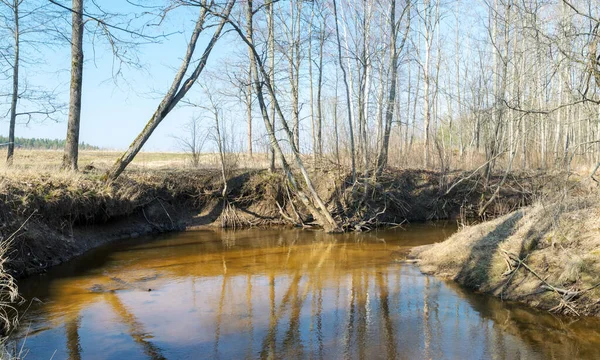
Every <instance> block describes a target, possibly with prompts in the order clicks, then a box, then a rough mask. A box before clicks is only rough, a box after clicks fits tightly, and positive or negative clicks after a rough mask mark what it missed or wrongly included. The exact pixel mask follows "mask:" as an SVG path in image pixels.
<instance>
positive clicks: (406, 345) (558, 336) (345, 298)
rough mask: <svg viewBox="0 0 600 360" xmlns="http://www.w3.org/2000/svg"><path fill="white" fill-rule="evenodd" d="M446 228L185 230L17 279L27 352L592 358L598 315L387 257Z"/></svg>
mask: <svg viewBox="0 0 600 360" xmlns="http://www.w3.org/2000/svg"><path fill="white" fill-rule="evenodd" d="M455 230H456V227H455V226H454V225H452V224H447V223H446V224H445V223H437V224H429V225H427V224H415V225H410V226H409V227H407V229H405V230H402V229H397V230H386V231H380V232H372V233H367V234H341V235H328V234H324V233H322V232H313V231H301V230H243V231H236V232H230V231H196V232H186V233H179V234H168V235H162V236H158V237H152V238H141V239H136V240H131V241H128V242H125V243H121V244H112V245H108V246H105V247H102V248H100V249H97V250H94V251H92V252H90V253H87V254H85V255H84V256H82V257H79V258H77V259H75V260H73V261H71V262H68V263H66V264H63V265H61V266H58V267H56V268H53V269H51V271H50V272H49V273H48V274H46V275H43V276H35V277H31V278H29V279H25V280H23V281H22V282H21V283H20V290H21V292H22V294H23V296H25V297H26V298H27V299H33V298H35V299H38V301H33V302H31V305H30V306H29V308H28V309H27V311H26V312H25V314H24V315H23V318H22V320H21V324H22V326H21V328H20V330H19V333H17V334H15V335H14V339H13V340H12V342H11V343H10V344H9V345H10V346H11V347H12V348H14V349H16V351H17V352H19V351H21V352H22V355H26V357H25V359H26V360H31V359H46V360H47V359H255V358H265V359H299V358H308V359H328V360H331V359H585V358H589V359H598V358H600V321H598V320H597V319H568V318H561V317H555V316H552V315H550V314H547V313H543V312H539V311H535V310H531V309H527V308H525V307H523V306H520V305H517V304H512V303H507V302H501V301H500V300H498V299H495V298H492V297H490V296H484V295H477V294H473V293H472V292H469V291H467V290H464V289H462V288H460V287H459V286H457V285H456V284H454V283H452V282H447V281H443V280H439V279H437V278H434V277H431V276H426V275H422V274H421V273H420V272H419V271H418V269H417V268H416V267H415V266H414V265H411V264H406V263H400V262H398V261H397V259H398V258H401V257H402V256H403V255H402V254H403V253H404V252H405V251H406V250H407V249H409V248H410V247H412V246H416V245H421V244H428V243H433V242H439V241H442V240H444V239H445V238H446V237H447V236H449V235H450V234H451V233H452V232H454V231H455Z"/></svg>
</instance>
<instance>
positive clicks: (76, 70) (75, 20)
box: [62, 0, 83, 170]
mask: <svg viewBox="0 0 600 360" xmlns="http://www.w3.org/2000/svg"><path fill="white" fill-rule="evenodd" d="M72 9H73V11H72V21H71V27H72V29H71V85H70V93H69V97H70V100H69V121H68V125H67V140H66V143H65V154H64V156H63V162H62V167H63V169H66V170H77V159H78V157H79V125H80V123H81V88H82V84H83V0H73V8H72Z"/></svg>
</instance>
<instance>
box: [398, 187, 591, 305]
mask: <svg viewBox="0 0 600 360" xmlns="http://www.w3.org/2000/svg"><path fill="white" fill-rule="evenodd" d="M598 199H599V198H598V195H597V194H594V195H589V196H585V197H575V198H567V199H563V200H561V201H556V202H554V203H552V204H543V203H536V204H534V205H533V206H530V207H526V208H523V209H520V210H517V211H514V212H511V213H509V214H507V215H504V216H502V217H500V218H498V219H494V220H492V221H488V222H484V223H481V224H478V225H475V226H469V227H465V228H463V229H461V230H459V231H458V232H457V233H455V234H454V235H453V236H451V237H450V238H449V239H448V240H446V241H444V242H441V243H438V244H434V245H427V246H421V247H417V248H414V249H413V250H412V251H411V253H410V255H409V257H412V258H414V259H417V261H418V265H419V266H420V269H421V271H422V272H424V273H427V274H432V275H436V276H439V277H443V278H448V279H452V280H454V281H456V282H458V283H459V284H462V285H464V286H466V287H467V288H470V289H473V290H475V291H478V292H481V293H488V294H492V295H495V296H497V297H499V298H501V299H503V300H512V301H519V302H523V303H526V304H529V305H530V306H533V307H536V308H540V309H544V310H549V311H551V312H554V313H560V314H565V315H575V316H582V315H589V316H599V315H600V250H599V249H600V204H599V202H598Z"/></svg>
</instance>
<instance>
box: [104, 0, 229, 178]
mask: <svg viewBox="0 0 600 360" xmlns="http://www.w3.org/2000/svg"><path fill="white" fill-rule="evenodd" d="M234 4H235V0H229V2H228V3H227V5H226V7H225V10H224V12H223V14H221V15H220V17H221V21H220V22H219V25H218V26H217V28H216V30H215V32H214V34H213V36H212V38H211V39H210V41H209V43H208V45H207V46H206V49H205V50H204V53H203V54H202V57H201V58H200V61H199V62H198V64H197V65H196V68H195V69H194V71H193V72H192V74H191V75H190V76H189V77H188V78H187V79H186V80H185V81H183V77H184V76H185V73H186V72H187V70H188V67H189V65H190V62H191V61H192V55H193V54H194V50H195V48H196V43H197V41H198V37H199V36H200V33H201V32H202V30H203V29H204V23H205V20H206V15H207V13H208V7H207V6H206V4H204V5H203V6H202V10H201V12H200V16H199V17H198V20H197V21H196V27H195V28H194V31H193V32H192V36H191V38H190V42H189V44H188V48H187V51H186V54H185V57H184V59H183V62H182V64H181V67H180V68H179V71H178V72H177V74H176V75H175V79H174V80H173V83H172V84H171V87H170V89H169V91H168V92H167V94H166V95H165V97H164V98H163V100H162V101H161V102H160V104H159V105H158V108H157V109H156V111H155V112H154V114H153V115H152V117H151V118H150V121H148V123H147V124H146V127H145V128H144V129H143V130H142V132H141V133H140V134H139V135H138V136H137V138H136V139H135V140H134V141H133V143H132V144H131V145H130V146H129V149H127V151H125V153H123V155H121V157H120V158H119V159H118V160H117V161H116V162H115V164H114V165H113V166H112V167H111V168H110V170H109V171H108V172H107V173H106V179H107V180H108V181H113V180H116V179H117V178H118V177H119V175H121V173H122V172H123V170H125V168H126V167H127V165H129V163H130V162H131V161H132V160H133V159H134V158H135V156H136V155H137V153H138V152H139V151H140V150H141V149H142V146H144V144H145V143H146V141H147V140H148V139H149V138H150V135H152V132H153V131H154V130H155V129H156V127H157V126H158V125H159V124H160V123H161V122H162V121H163V119H164V118H165V117H166V116H167V115H168V114H169V112H171V110H173V108H174V107H175V106H176V105H177V103H179V101H180V100H181V99H183V97H184V96H185V95H186V94H187V92H188V91H189V90H190V89H191V88H192V86H193V85H194V83H195V82H196V80H198V77H199V76H200V74H201V73H202V71H203V70H204V68H205V66H206V62H207V60H208V57H209V56H210V53H211V51H212V49H213V47H214V46H215V43H216V42H217V40H218V39H219V37H220V36H221V32H222V30H223V27H224V26H225V23H226V22H227V18H228V16H229V13H230V12H231V9H232V7H233V5H234ZM182 81H183V84H182Z"/></svg>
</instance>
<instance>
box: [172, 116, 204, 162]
mask: <svg viewBox="0 0 600 360" xmlns="http://www.w3.org/2000/svg"><path fill="white" fill-rule="evenodd" d="M182 130H183V133H184V134H183V135H181V136H174V138H175V140H176V141H177V144H178V145H179V147H180V148H181V149H182V150H183V151H185V152H186V153H188V154H190V158H191V161H192V166H193V167H198V165H200V154H201V153H202V149H203V148H204V144H205V143H206V139H207V137H208V133H206V132H205V131H202V124H201V120H200V117H199V116H197V115H195V116H192V117H191V118H190V119H189V120H188V122H186V123H185V124H184V125H183V129H182Z"/></svg>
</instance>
